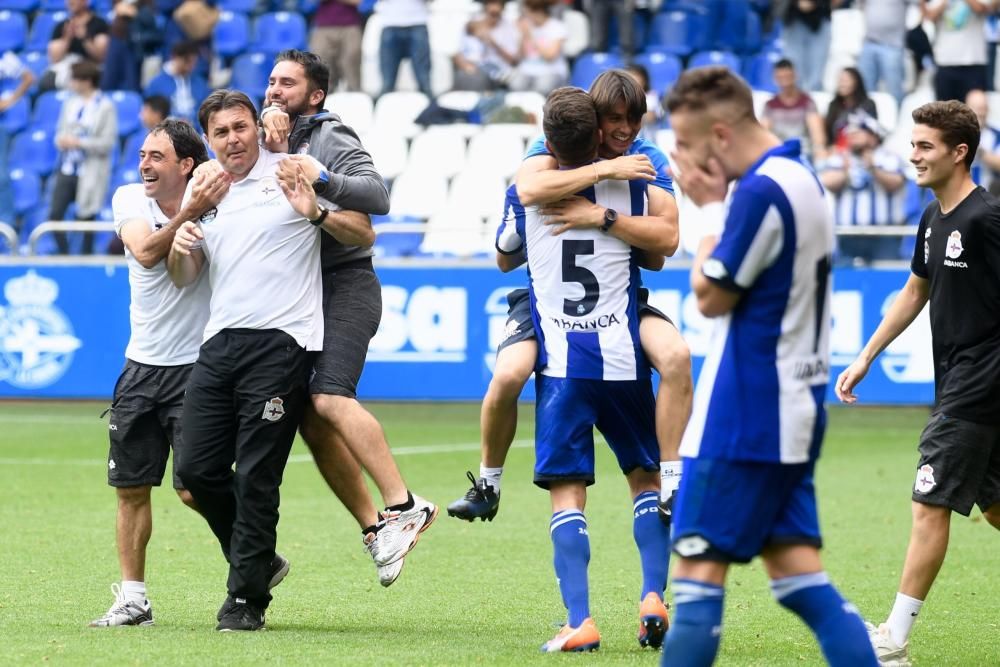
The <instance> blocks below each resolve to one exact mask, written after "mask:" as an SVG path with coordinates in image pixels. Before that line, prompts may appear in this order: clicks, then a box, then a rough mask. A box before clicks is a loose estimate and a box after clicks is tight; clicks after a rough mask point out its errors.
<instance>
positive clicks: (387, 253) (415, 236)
mask: <svg viewBox="0 0 1000 667" xmlns="http://www.w3.org/2000/svg"><path fill="white" fill-rule="evenodd" d="M383 223H394V224H399V223H402V224H413V225H414V226H417V225H422V223H423V221H422V220H421V219H420V218H415V217H413V216H409V215H377V216H372V227H373V228H374V229H375V233H376V235H375V255H376V256H377V257H412V256H414V255H420V254H421V253H420V244H421V243H422V242H423V240H424V232H423V230H422V228H421V229H419V230H416V231H412V232H392V233H388V232H386V233H382V234H379V233H378V228H379V225H380V224H383Z"/></svg>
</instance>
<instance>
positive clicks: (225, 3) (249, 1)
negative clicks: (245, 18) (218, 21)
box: [217, 0, 257, 14]
mask: <svg viewBox="0 0 1000 667" xmlns="http://www.w3.org/2000/svg"><path fill="white" fill-rule="evenodd" d="M217 7H218V8H219V9H221V10H222V11H224V12H234V13H237V14H252V13H253V12H254V11H255V10H256V9H257V0H219V3H218V5H217Z"/></svg>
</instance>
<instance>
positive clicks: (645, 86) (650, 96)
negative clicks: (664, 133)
mask: <svg viewBox="0 0 1000 667" xmlns="http://www.w3.org/2000/svg"><path fill="white" fill-rule="evenodd" d="M625 71H626V72H628V73H629V74H631V75H632V78H633V79H635V80H636V81H637V82H638V83H639V86H640V87H641V88H642V91H643V92H644V93H645V94H646V113H645V114H644V115H643V117H642V129H641V130H639V136H640V137H642V138H644V139H646V140H648V141H652V142H653V143H656V130H657V129H658V128H659V126H660V123H661V121H662V120H663V116H664V114H663V105H662V104H660V98H659V96H658V95H657V94H656V91H655V90H653V89H652V88H650V84H649V70H647V69H646V68H645V67H643V66H642V65H637V64H635V63H632V64H631V65H628V66H627V67H626V68H625Z"/></svg>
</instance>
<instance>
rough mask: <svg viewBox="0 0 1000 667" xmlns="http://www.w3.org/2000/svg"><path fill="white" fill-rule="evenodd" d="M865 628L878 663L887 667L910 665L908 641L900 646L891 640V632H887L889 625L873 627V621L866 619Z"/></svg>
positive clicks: (909, 666)
mask: <svg viewBox="0 0 1000 667" xmlns="http://www.w3.org/2000/svg"><path fill="white" fill-rule="evenodd" d="M865 629H867V630H868V638H869V639H870V640H871V642H872V648H873V649H875V656H876V657H877V658H878V662H879V664H880V665H888V667H911V665H912V664H913V663H911V662H910V655H909V652H908V649H909V646H910V643H909V642H907V643H905V644H903V645H902V646H900V645H898V644H897V643H896V642H895V641H893V639H892V633H890V632H889V626H888V625H886V624H885V623H883V624H882V625H880V626H878V627H875V624H874V623H868V622H867V621H866V622H865Z"/></svg>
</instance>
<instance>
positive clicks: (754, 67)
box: [743, 51, 783, 93]
mask: <svg viewBox="0 0 1000 667" xmlns="http://www.w3.org/2000/svg"><path fill="white" fill-rule="evenodd" d="M782 57H783V56H782V55H781V53H780V52H779V51H763V52H762V53H758V54H757V55H755V56H751V57H750V58H747V59H746V60H745V61H744V62H743V78H744V79H746V80H747V83H748V84H750V87H751V88H753V89H754V90H766V91H767V92H769V93H776V92H778V87H777V86H776V85H774V63H776V62H778V61H779V60H781V58H782Z"/></svg>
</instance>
